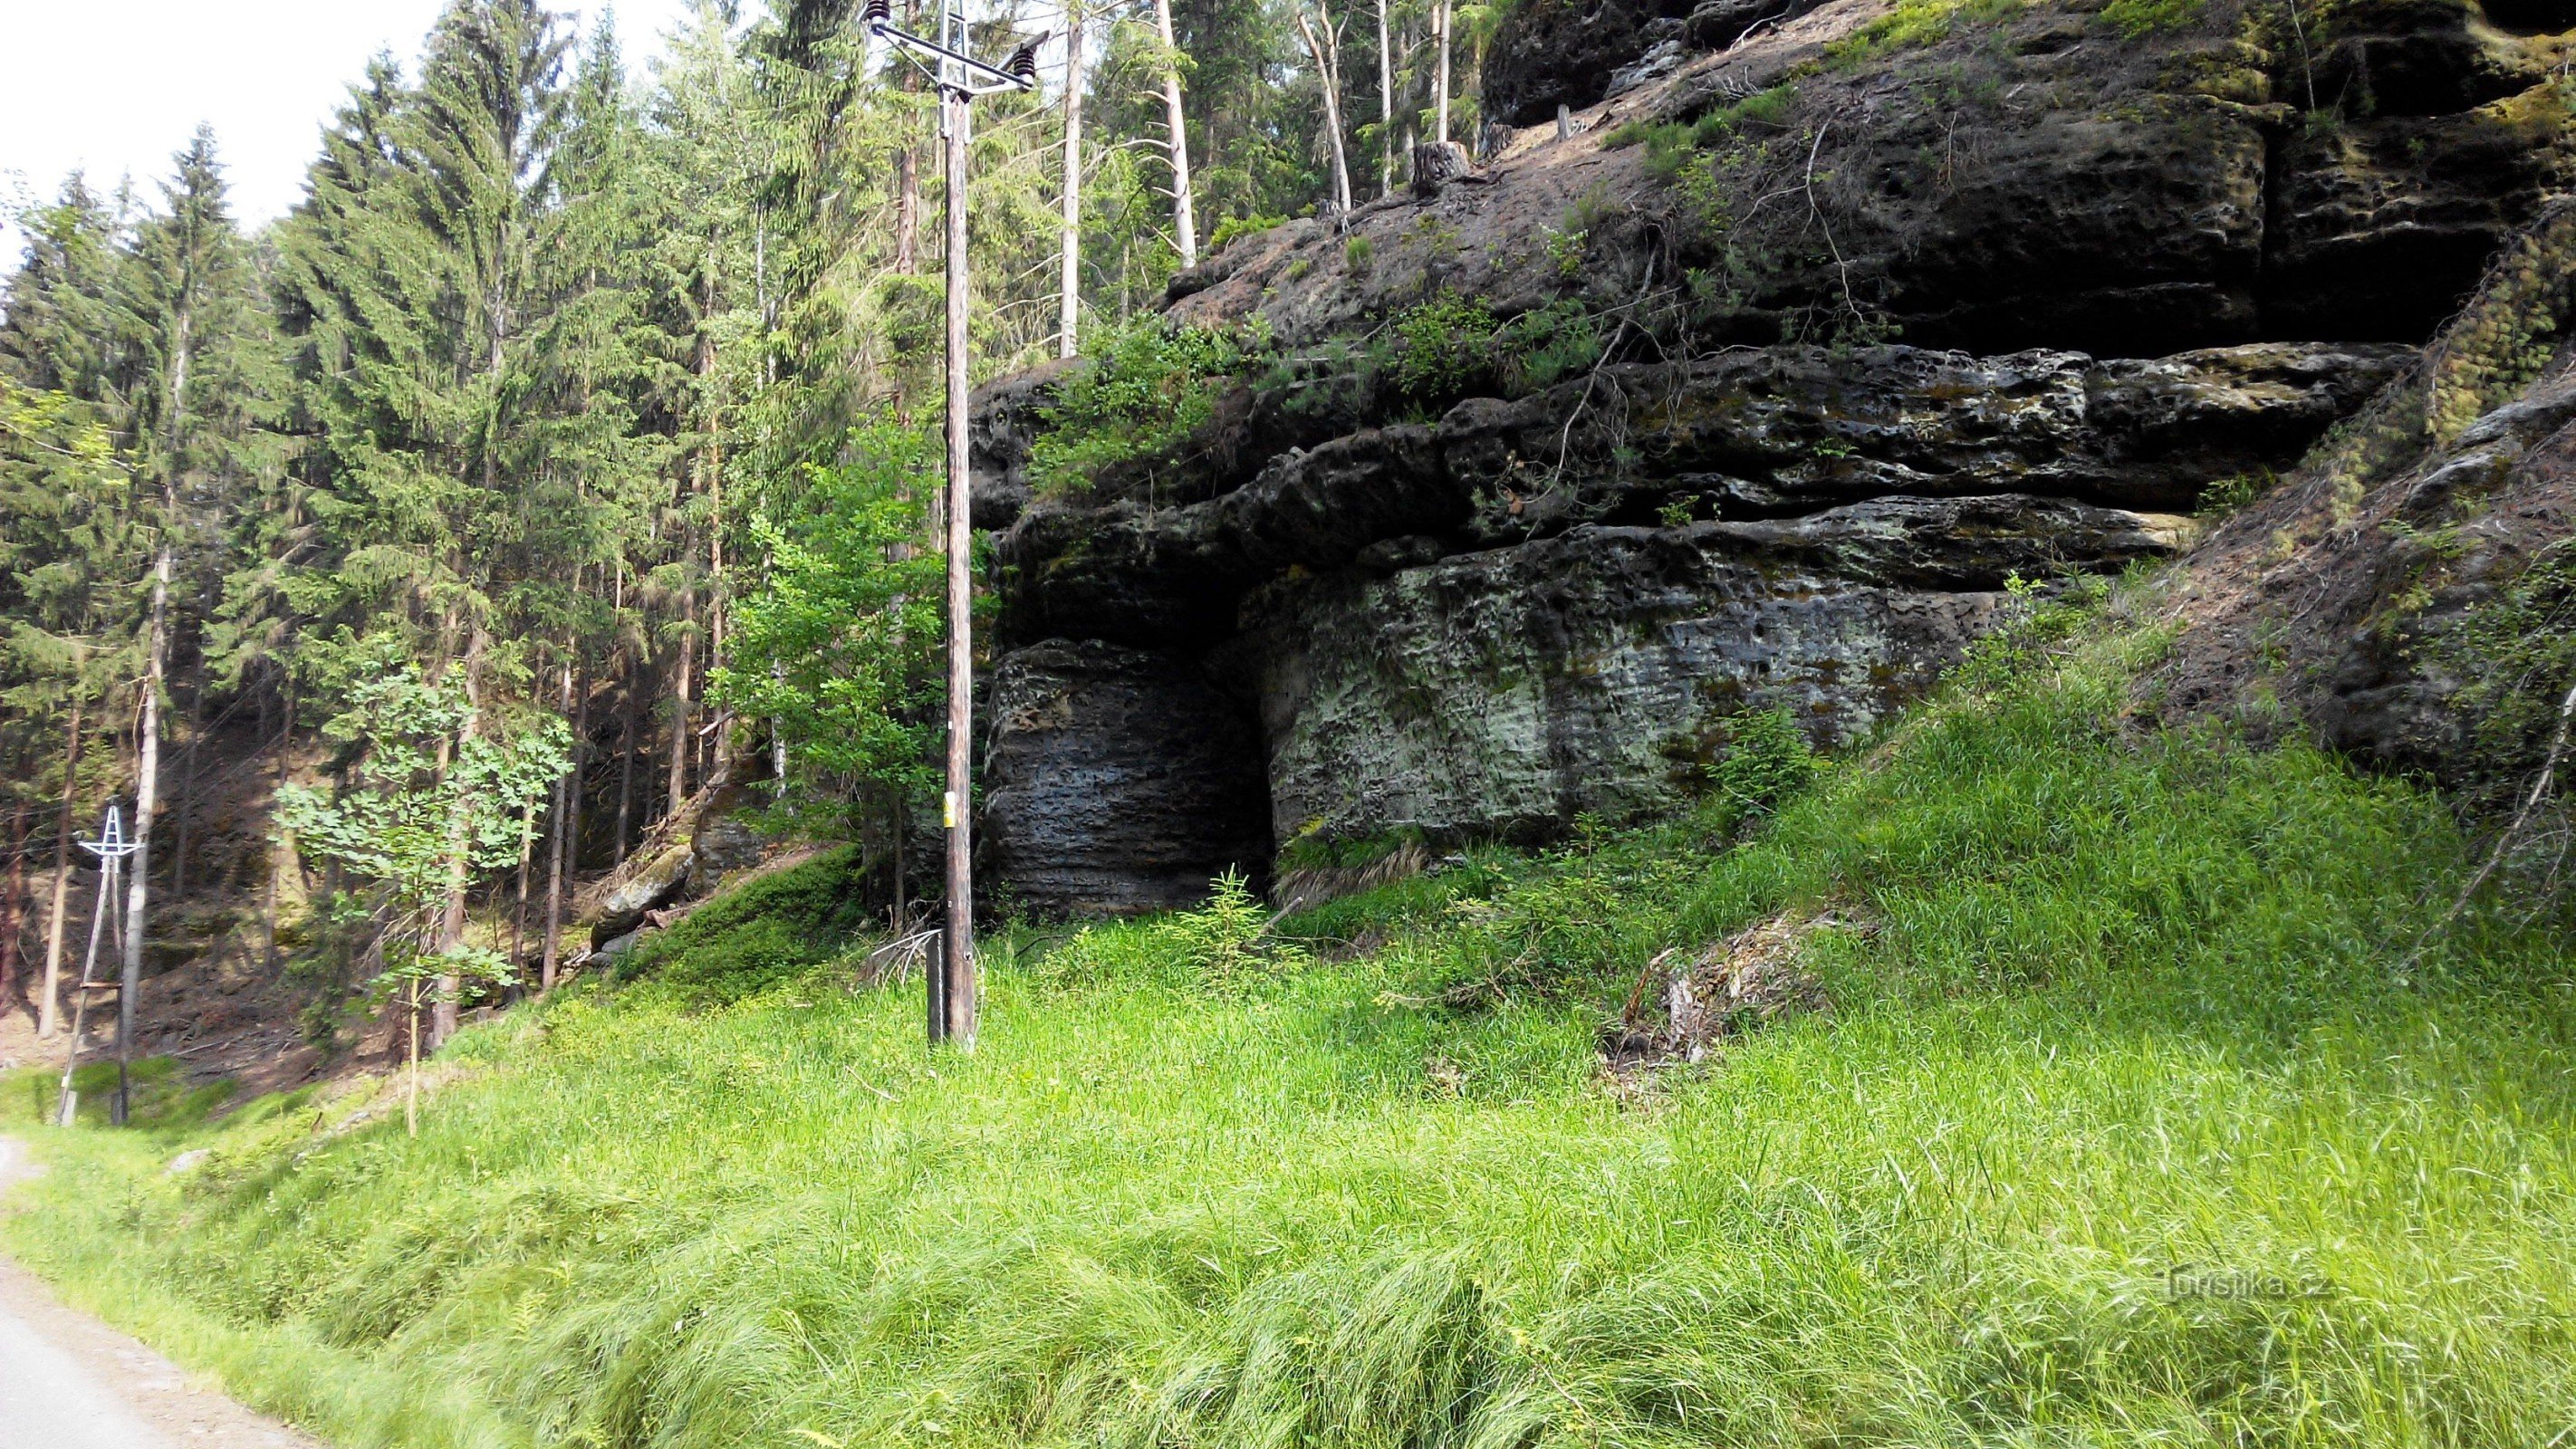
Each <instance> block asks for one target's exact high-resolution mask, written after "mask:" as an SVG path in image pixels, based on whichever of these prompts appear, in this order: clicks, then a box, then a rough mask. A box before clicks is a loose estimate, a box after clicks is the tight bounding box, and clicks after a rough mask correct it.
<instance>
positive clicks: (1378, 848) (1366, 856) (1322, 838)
mask: <svg viewBox="0 0 2576 1449" xmlns="http://www.w3.org/2000/svg"><path fill="white" fill-rule="evenodd" d="M1322 824H1323V822H1321V821H1316V822H1314V826H1313V828H1309V829H1307V830H1305V831H1302V832H1300V833H1299V834H1298V835H1297V836H1295V837H1294V838H1292V839H1291V840H1289V841H1288V843H1287V844H1285V845H1282V846H1280V847H1279V862H1278V864H1279V869H1280V870H1282V871H1291V870H1359V869H1363V868H1365V867H1367V866H1372V865H1375V864H1377V863H1378V862H1379V861H1381V860H1384V859H1386V858H1387V857H1388V856H1391V855H1394V854H1396V853H1397V852H1399V851H1403V850H1408V849H1410V850H1420V849H1423V848H1425V847H1426V846H1427V845H1428V843H1429V842H1428V839H1427V837H1425V836H1424V835H1423V833H1422V832H1421V831H1419V830H1414V829H1397V830H1389V831H1383V832H1380V833H1378V834H1374V835H1330V836H1328V835H1326V834H1325V833H1324V832H1323V830H1322V829H1321V828H1320V827H1321V826H1322Z"/></svg>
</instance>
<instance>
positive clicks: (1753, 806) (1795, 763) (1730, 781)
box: [1708, 708, 1825, 816]
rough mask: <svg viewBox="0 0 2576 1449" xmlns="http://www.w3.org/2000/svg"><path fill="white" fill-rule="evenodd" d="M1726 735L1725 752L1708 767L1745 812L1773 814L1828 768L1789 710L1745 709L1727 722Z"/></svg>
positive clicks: (1715, 784) (1715, 786) (1714, 784)
mask: <svg viewBox="0 0 2576 1449" xmlns="http://www.w3.org/2000/svg"><path fill="white" fill-rule="evenodd" d="M1723 733H1724V735H1725V750H1726V752H1725V753H1724V754H1723V755H1721V756H1719V757H1718V759H1717V761H1716V763H1714V764H1712V765H1710V766H1709V769H1708V782H1709V785H1710V787H1711V789H1712V790H1713V792H1714V793H1715V794H1716V796H1717V798H1719V799H1720V800H1723V801H1725V802H1727V803H1728V804H1730V805H1732V806H1734V807H1735V808H1736V810H1737V811H1739V812H1740V813H1741V814H1743V815H1746V816H1759V815H1767V814H1769V813H1770V812H1771V811H1772V810H1774V809H1776V808H1778V806H1779V805H1780V802H1782V801H1784V800H1787V799H1789V798H1790V797H1792V796H1794V795H1796V794H1797V793H1798V792H1800V791H1801V790H1804V789H1806V788H1807V787H1808V786H1809V785H1811V784H1813V783H1814V782H1815V780H1816V777H1817V776H1818V775H1820V774H1822V773H1823V772H1824V770H1825V761H1824V760H1823V759H1822V758H1821V757H1819V756H1818V755H1817V754H1816V750H1815V746H1813V745H1811V744H1809V743H1808V742H1807V734H1806V731H1804V730H1802V729H1800V728H1798V722H1797V720H1796V719H1795V718H1793V717H1792V716H1791V715H1790V713H1789V711H1788V710H1787V709H1785V708H1774V709H1762V710H1745V711H1743V712H1742V713H1740V714H1737V715H1734V716H1733V717H1731V718H1730V719H1728V720H1727V721H1725V725H1724V730H1723Z"/></svg>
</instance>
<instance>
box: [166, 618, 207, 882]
mask: <svg viewBox="0 0 2576 1449" xmlns="http://www.w3.org/2000/svg"><path fill="white" fill-rule="evenodd" d="M200 654H201V656H202V651H200ZM205 734H206V661H205V660H204V658H203V657H200V658H199V659H198V660H197V668H196V671H195V677H194V678H193V679H191V680H190V681H189V685H188V749H187V752H186V753H184V754H182V755H181V756H180V757H179V800H178V808H177V809H176V810H175V811H173V812H172V813H173V814H175V815H177V816H178V817H179V819H178V826H179V828H178V832H177V834H178V838H177V839H176V840H173V841H172V842H171V843H170V899H171V900H172V901H184V900H186V899H187V898H188V821H189V819H190V817H192V816H193V815H195V814H196V803H197V746H198V745H199V744H200V743H201V742H203V740H204V739H205Z"/></svg>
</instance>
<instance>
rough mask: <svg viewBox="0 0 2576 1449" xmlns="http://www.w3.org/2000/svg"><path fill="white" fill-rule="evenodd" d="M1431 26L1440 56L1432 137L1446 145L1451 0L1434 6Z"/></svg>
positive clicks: (1434, 95) (1440, 0)
mask: <svg viewBox="0 0 2576 1449" xmlns="http://www.w3.org/2000/svg"><path fill="white" fill-rule="evenodd" d="M1431 27H1432V31H1433V41H1434V44H1435V45H1436V46H1437V48H1438V51H1439V56H1440V59H1439V61H1438V63H1437V65H1436V67H1435V68H1434V71H1433V74H1434V75H1435V76H1436V80H1435V81H1434V84H1435V85H1436V86H1437V87H1438V89H1437V90H1436V91H1435V92H1434V93H1433V100H1432V102H1431V139H1432V141H1433V143H1434V144H1437V145H1444V146H1445V145H1447V144H1448V142H1449V0H1439V3H1438V4H1436V5H1434V6H1433V7H1432V10H1431Z"/></svg>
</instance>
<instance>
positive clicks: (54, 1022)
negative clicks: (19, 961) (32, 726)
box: [36, 693, 89, 1037]
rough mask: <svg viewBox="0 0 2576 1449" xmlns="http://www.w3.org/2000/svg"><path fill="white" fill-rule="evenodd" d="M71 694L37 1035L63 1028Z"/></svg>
mask: <svg viewBox="0 0 2576 1449" xmlns="http://www.w3.org/2000/svg"><path fill="white" fill-rule="evenodd" d="M88 702H89V701H88V700H86V699H84V698H83V697H82V696H81V695H79V694H77V693H75V694H74V695H73V696H72V726H71V739H70V740H69V741H68V742H67V743H66V744H64V746H63V803H62V808H61V810H60V811H59V812H58V813H57V814H56V815H55V817H54V896H53V901H52V903H51V905H50V907H49V908H48V909H47V911H46V913H45V999H44V1000H43V1001H42V1002H41V1003H39V1004H38V1005H37V1008H36V1035H38V1036H40V1037H51V1036H53V1035H54V1033H56V1032H58V1031H61V1030H62V1029H63V1018H62V1010H63V1007H62V991H63V911H64V908H65V907H66V906H67V905H69V904H70V895H71V883H72V802H73V800H74V799H75V798H76V797H77V795H78V793H79V789H80V757H81V706H83V705H85V704H87V703H88Z"/></svg>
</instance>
